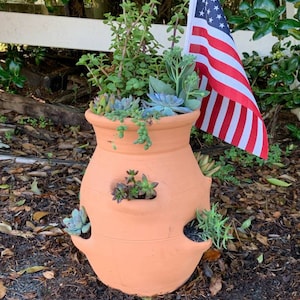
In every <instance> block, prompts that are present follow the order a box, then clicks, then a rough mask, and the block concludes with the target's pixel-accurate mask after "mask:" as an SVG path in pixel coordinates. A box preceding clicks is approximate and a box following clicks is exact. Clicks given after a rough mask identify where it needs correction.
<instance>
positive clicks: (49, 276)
mask: <svg viewBox="0 0 300 300" xmlns="http://www.w3.org/2000/svg"><path fill="white" fill-rule="evenodd" d="M43 276H44V277H45V278H46V279H53V278H54V272H53V271H45V272H44V273H43Z"/></svg>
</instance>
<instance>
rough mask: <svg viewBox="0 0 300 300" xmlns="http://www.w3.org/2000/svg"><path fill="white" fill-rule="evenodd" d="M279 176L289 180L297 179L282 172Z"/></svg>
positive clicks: (294, 180)
mask: <svg viewBox="0 0 300 300" xmlns="http://www.w3.org/2000/svg"><path fill="white" fill-rule="evenodd" d="M279 178H281V179H286V180H288V181H291V182H296V181H297V179H296V178H294V177H292V176H290V175H287V174H282V175H280V176H279Z"/></svg>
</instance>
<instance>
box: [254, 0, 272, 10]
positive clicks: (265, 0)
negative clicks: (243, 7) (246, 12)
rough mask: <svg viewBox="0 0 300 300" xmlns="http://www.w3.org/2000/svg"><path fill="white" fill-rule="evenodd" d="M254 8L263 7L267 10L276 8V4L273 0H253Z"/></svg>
mask: <svg viewBox="0 0 300 300" xmlns="http://www.w3.org/2000/svg"><path fill="white" fill-rule="evenodd" d="M253 8H254V9H257V8H258V9H265V10H267V11H269V12H271V11H274V10H275V9H276V4H275V2H274V1H273V0H255V1H254V3H253Z"/></svg>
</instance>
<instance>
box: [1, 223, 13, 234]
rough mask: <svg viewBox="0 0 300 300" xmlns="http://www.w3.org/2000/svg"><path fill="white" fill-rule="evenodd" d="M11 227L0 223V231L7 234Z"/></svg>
mask: <svg viewBox="0 0 300 300" xmlns="http://www.w3.org/2000/svg"><path fill="white" fill-rule="evenodd" d="M11 230H12V228H11V226H10V225H8V224H5V223H0V232H2V233H6V234H9V233H10V232H11Z"/></svg>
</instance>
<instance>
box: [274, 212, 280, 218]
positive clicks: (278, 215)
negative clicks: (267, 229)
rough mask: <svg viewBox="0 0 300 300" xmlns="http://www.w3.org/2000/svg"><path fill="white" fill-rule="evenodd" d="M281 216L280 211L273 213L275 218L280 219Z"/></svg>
mask: <svg viewBox="0 0 300 300" xmlns="http://www.w3.org/2000/svg"><path fill="white" fill-rule="evenodd" d="M280 216H281V212H280V211H275V212H274V213H273V218H275V219H278V218H279V217H280Z"/></svg>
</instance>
